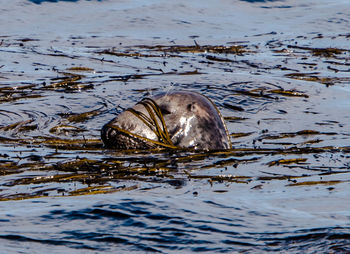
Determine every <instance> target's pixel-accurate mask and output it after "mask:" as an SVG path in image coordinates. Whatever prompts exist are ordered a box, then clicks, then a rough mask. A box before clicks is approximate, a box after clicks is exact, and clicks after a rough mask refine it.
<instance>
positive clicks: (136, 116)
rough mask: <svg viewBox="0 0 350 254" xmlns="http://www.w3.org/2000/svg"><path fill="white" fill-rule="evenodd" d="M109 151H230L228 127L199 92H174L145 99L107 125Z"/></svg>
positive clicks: (105, 136)
mask: <svg viewBox="0 0 350 254" xmlns="http://www.w3.org/2000/svg"><path fill="white" fill-rule="evenodd" d="M101 139H102V141H103V143H104V145H105V147H107V148H115V149H149V148H156V147H166V148H175V149H176V148H190V149H195V150H223V149H229V148H231V141H230V136H229V133H228V131H227V127H226V125H225V122H224V120H223V117H222V116H221V114H220V112H219V110H218V109H217V107H216V106H215V104H214V103H213V102H212V101H211V100H210V99H209V98H208V97H206V96H204V95H201V94H199V93H197V92H188V91H173V92H169V93H162V94H159V95H156V96H154V97H152V98H145V99H143V100H142V101H140V102H139V103H137V104H136V105H135V106H134V107H132V108H129V109H127V110H125V111H124V112H122V113H120V114H119V115H118V116H117V117H116V118H114V119H113V120H111V121H110V122H109V123H107V124H105V125H104V126H103V128H102V130H101Z"/></svg>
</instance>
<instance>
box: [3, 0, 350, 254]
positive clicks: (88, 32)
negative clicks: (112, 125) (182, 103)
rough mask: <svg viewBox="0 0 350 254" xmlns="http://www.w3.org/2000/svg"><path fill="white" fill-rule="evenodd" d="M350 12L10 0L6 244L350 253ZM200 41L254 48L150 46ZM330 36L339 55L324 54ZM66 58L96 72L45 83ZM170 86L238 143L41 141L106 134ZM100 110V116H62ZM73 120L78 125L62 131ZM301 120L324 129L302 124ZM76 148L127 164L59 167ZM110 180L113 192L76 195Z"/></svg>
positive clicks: (6, 14) (37, 248)
mask: <svg viewBox="0 0 350 254" xmlns="http://www.w3.org/2000/svg"><path fill="white" fill-rule="evenodd" d="M287 7H288V8H287ZM349 13H350V5H349V3H348V1H347V0H343V1H337V2H334V1H328V0H321V1H315V0H308V1H303V2H297V3H296V2H295V1H292V0H285V1H253V0H252V1H248V0H245V1H244V0H236V1H220V2H217V1H205V2H203V1H177V2H168V1H161V0H152V1H133V2H128V1H83V0H81V1H68V0H67V1H58V0H57V1H44V0H43V1H39V0H38V1H35V0H31V1H28V0H14V1H6V2H4V3H2V7H1V9H0V199H1V200H2V201H1V202H0V245H1V251H0V253H45V252H50V253H84V254H85V253H134V252H135V253H136V252H140V253H147V252H156V253H191V252H208V253H236V252H243V253H271V252H276V253H349V252H350V247H349V246H350V198H349V191H350V166H349V158H350V155H349V150H350V149H349V142H350V138H349V137H350V132H349V127H350V116H349V113H348V112H349V110H350V103H349V97H350V89H349V84H350V78H349V63H348V60H349V50H350V48H349V45H350V41H349V40H350V36H349V32H348V30H349V22H350V15H349ZM194 40H195V41H196V42H194ZM195 43H197V44H198V45H225V46H231V45H241V46H244V47H246V48H245V49H247V52H245V53H244V54H242V55H234V54H216V53H212V52H189V53H188V52H185V53H184V52H179V53H176V52H175V53H174V52H171V54H174V56H173V57H169V56H167V55H166V54H165V55H164V52H162V51H161V50H160V51H156V50H155V51H153V50H151V49H149V48H151V46H154V45H167V46H174V45H186V46H194V45H195ZM324 48H337V49H341V52H340V53H339V52H338V53H339V54H338V53H337V52H336V53H337V54H335V55H332V54H330V53H329V52H330V51H321V53H320V52H319V51H317V50H316V51H315V50H314V49H324ZM104 50H112V51H113V50H114V51H115V52H122V53H124V55H122V56H116V55H108V54H103V53H102V52H103V51H104ZM313 50H314V51H313ZM135 52H136V53H137V54H139V55H137V54H134V55H131V56H130V55H128V54H130V53H135ZM322 52H323V53H322ZM327 53H328V55H327ZM142 54H143V55H146V56H142ZM167 54H169V52H167ZM322 54H323V55H322ZM152 55H153V56H152ZM71 67H88V68H90V69H91V70H90V71H83V72H78V73H79V75H81V76H82V78H81V80H80V81H79V82H77V84H75V83H74V82H71V83H72V84H71V85H72V87H68V88H67V89H65V88H64V87H60V86H58V85H57V84H56V85H57V87H55V88H54V89H53V88H50V87H49V86H50V84H54V83H56V82H58V81H61V79H62V77H66V76H65V75H68V74H67V72H72V71H71V70H69V68H71ZM195 71H196V72H195ZM171 73H172V74H171ZM174 73H176V74H174ZM134 74H142V75H144V76H143V77H142V78H140V77H136V78H135V76H133V75H134ZM163 74H164V75H163ZM184 74H186V75H184ZM68 77H70V76H68ZM28 85H29V87H28ZM30 85H34V88H31V87H30ZM74 85H78V88H74ZM79 85H80V86H79ZM10 88H11V89H10ZM12 88H13V89H12ZM172 89H174V90H175V89H177V90H192V91H197V92H200V93H203V94H205V95H207V96H208V97H209V98H211V99H212V100H213V101H214V102H215V103H216V104H217V105H218V107H219V109H220V110H221V112H222V114H223V115H224V116H225V117H228V118H227V125H228V130H229V132H230V133H231V134H232V142H233V146H234V147H235V148H236V149H237V151H236V152H235V153H232V154H228V155H227V154H226V155H225V154H224V155H223V154H211V155H208V156H204V155H203V154H202V155H201V154H197V155H195V156H194V157H186V155H184V154H181V153H178V154H177V153H149V154H147V153H144V154H142V153H141V154H130V153H117V152H113V151H109V150H105V149H103V148H101V144H100V146H98V145H96V146H95V147H93V148H94V149H89V148H91V147H88V146H86V147H84V146H82V148H80V149H75V148H70V149H61V148H60V147H59V146H55V144H54V143H50V142H46V143H45V142H43V141H42V142H41V143H40V140H44V138H48V137H50V138H62V139H65V140H71V139H81V140H85V141H86V140H89V139H94V140H97V141H96V142H98V141H99V135H100V129H101V127H102V125H103V124H104V123H106V122H107V121H109V120H110V119H112V118H113V117H114V116H115V114H116V113H117V112H120V111H121V110H122V109H125V108H127V107H129V106H132V105H133V104H135V103H136V102H137V101H139V100H140V99H141V98H142V97H144V96H149V95H153V94H155V93H156V92H163V91H169V90H172ZM274 89H277V90H278V91H281V90H282V91H294V92H295V91H296V92H298V94H297V96H289V95H280V94H274V93H272V92H271V90H274ZM244 92H250V93H251V94H250V96H248V95H247V94H249V93H244ZM27 93H30V94H31V95H32V96H33V95H35V96H36V97H25V95H27ZM300 95H301V96H300ZM21 96H23V97H21ZM9 98H16V99H15V100H8V99H9ZM7 100H8V101H7ZM93 110H100V111H101V112H102V113H101V114H98V115H96V116H93V117H91V118H89V119H88V120H86V121H82V122H75V123H71V122H69V123H67V121H66V118H64V117H63V116H65V115H69V114H71V113H82V112H88V111H93ZM67 124H69V125H73V127H75V128H80V129H79V130H80V131H81V132H80V131H77V132H72V131H69V130H67V131H66V132H65V131H63V132H62V133H58V132H54V131H52V128H54V127H56V126H61V125H67ZM23 127H27V128H23ZM305 130H314V131H315V132H314V133H313V134H312V133H311V134H310V133H309V135H294V134H298V133H299V134H300V132H301V131H305ZM43 137H44V138H43ZM16 140H18V142H16ZM49 141H50V140H49ZM82 142H83V141H82ZM85 148H86V149H85ZM239 149H241V150H239ZM298 149H304V150H298ZM81 158H86V159H89V160H95V161H98V162H101V161H102V162H104V163H106V162H110V161H113V160H115V163H116V166H115V168H112V170H111V172H109V171H106V170H103V168H102V169H101V168H99V167H98V166H96V165H97V164H94V163H93V162H90V163H86V164H83V165H82V166H79V165H78V166H76V167H73V168H68V169H67V168H64V166H62V165H65V163H67V162H70V161H75V160H79V159H81ZM283 159H287V160H288V159H295V160H299V161H297V162H295V163H290V164H288V163H286V164H283V161H281V160H283ZM11 163H12V164H11ZM118 165H123V166H124V167H125V168H130V169H132V170H134V171H132V173H130V174H125V172H124V171H123V172H119V171H118ZM154 165H155V166H154ZM50 166H52V167H50ZM156 166H157V167H158V168H157V169H158V170H159V172H158V173H157V172H156V173H154V172H147V171H146V172H144V171H142V169H144V168H145V167H149V168H150V169H154V168H152V167H156ZM125 168H124V169H125ZM122 169H123V168H122ZM138 169H139V171H137V170H138ZM162 170H163V171H164V172H163V171H162ZM121 171H122V170H121ZM118 174H120V177H116V175H117V176H118ZM59 176H65V177H62V178H59ZM55 177H56V178H55ZM55 179H56V180H55ZM100 186H102V187H106V189H107V190H109V188H110V189H112V190H113V192H112V193H108V194H98V193H95V192H91V193H89V192H88V191H85V192H84V194H91V195H80V196H79V195H77V193H78V194H79V190H82V189H83V190H84V189H85V190H86V189H88V188H97V187H100ZM93 190H95V189H93ZM97 190H100V189H97ZM74 195H77V196H74ZM21 197H22V198H24V199H23V200H22V199H21Z"/></svg>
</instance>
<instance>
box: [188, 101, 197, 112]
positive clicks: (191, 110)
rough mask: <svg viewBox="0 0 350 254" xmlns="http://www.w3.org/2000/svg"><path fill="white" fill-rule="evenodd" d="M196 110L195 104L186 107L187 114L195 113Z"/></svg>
mask: <svg viewBox="0 0 350 254" xmlns="http://www.w3.org/2000/svg"><path fill="white" fill-rule="evenodd" d="M196 109H197V104H196V103H195V102H193V103H190V104H188V105H187V110H188V111H189V112H195V111H196Z"/></svg>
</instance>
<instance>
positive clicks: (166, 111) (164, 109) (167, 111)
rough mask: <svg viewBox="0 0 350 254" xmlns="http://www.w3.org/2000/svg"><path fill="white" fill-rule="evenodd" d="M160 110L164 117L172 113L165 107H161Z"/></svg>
mask: <svg viewBox="0 0 350 254" xmlns="http://www.w3.org/2000/svg"><path fill="white" fill-rule="evenodd" d="M159 108H160V112H162V114H163V115H169V114H170V113H171V112H170V111H169V110H168V109H167V108H166V106H165V105H160V106H159Z"/></svg>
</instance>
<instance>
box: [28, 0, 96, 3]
mask: <svg viewBox="0 0 350 254" xmlns="http://www.w3.org/2000/svg"><path fill="white" fill-rule="evenodd" d="M28 1H29V2H32V3H35V4H41V3H44V2H50V3H57V2H78V1H80V0H28ZM87 1H95V0H87ZM96 1H97V2H101V1H102V0H96Z"/></svg>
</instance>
